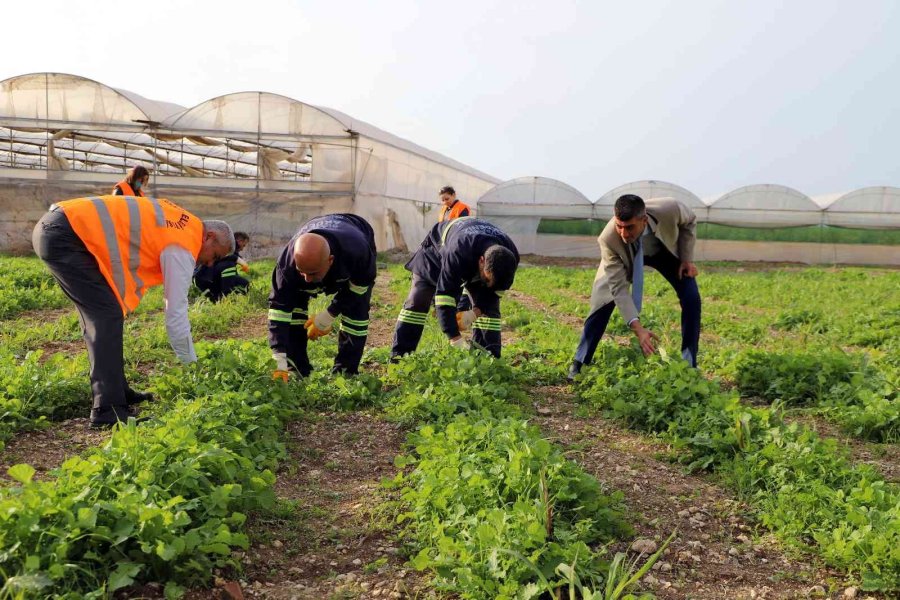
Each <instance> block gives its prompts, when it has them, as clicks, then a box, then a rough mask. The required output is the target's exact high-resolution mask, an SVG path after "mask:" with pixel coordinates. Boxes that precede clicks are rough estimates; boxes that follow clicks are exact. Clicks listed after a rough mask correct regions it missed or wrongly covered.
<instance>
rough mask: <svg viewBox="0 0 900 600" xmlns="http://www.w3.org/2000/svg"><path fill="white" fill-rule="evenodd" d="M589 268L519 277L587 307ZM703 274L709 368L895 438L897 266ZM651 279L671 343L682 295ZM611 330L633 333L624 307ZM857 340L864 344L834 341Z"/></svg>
mask: <svg viewBox="0 0 900 600" xmlns="http://www.w3.org/2000/svg"><path fill="white" fill-rule="evenodd" d="M592 278H593V274H592V273H591V272H590V271H589V270H586V269H562V268H534V269H524V270H523V271H522V272H521V273H520V274H519V276H518V277H517V282H518V284H519V285H520V286H522V287H524V288H527V289H528V290H529V293H533V294H534V296H535V297H537V298H538V299H539V300H541V301H542V302H544V303H546V304H547V305H548V306H552V307H554V309H556V310H558V311H561V312H563V313H566V314H570V315H573V316H580V317H583V316H585V314H586V313H587V310H588V304H587V293H588V292H589V290H590V285H591V280H592ZM788 279H789V280H790V281H788ZM698 281H699V282H700V284H701V293H702V294H703V296H704V335H703V337H702V339H701V360H700V363H701V365H700V366H701V367H702V368H705V369H711V370H712V372H713V373H715V374H716V375H718V376H721V377H723V378H725V379H727V380H729V381H733V382H734V383H735V384H737V386H738V387H739V389H740V390H741V393H742V395H744V396H745V397H747V398H764V399H766V400H768V401H773V402H774V401H778V402H779V403H781V404H785V405H792V406H812V407H815V409H816V410H817V411H818V412H821V413H822V414H824V415H825V416H826V417H827V418H828V419H830V420H832V421H834V422H835V423H837V424H839V425H840V426H841V427H842V428H843V429H844V430H845V431H846V432H847V433H848V434H850V435H853V436H855V437H859V438H863V439H868V440H872V441H877V442H890V441H896V440H897V439H898V436H900V403H898V402H897V401H896V399H897V394H898V387H900V386H898V382H900V365H898V364H897V363H896V358H894V359H892V358H891V357H896V356H897V351H898V350H900V346H898V341H897V339H896V336H893V337H892V336H890V334H889V332H890V331H891V330H896V328H897V326H898V325H900V305H898V304H897V299H896V294H895V293H892V292H893V290H896V288H897V286H898V285H900V276H898V275H897V274H895V273H892V272H884V273H883V272H879V271H870V270H863V269H846V270H842V271H839V272H831V271H826V270H824V269H807V270H802V271H799V272H792V273H779V272H762V273H754V272H745V273H730V274H726V273H722V272H713V273H711V274H709V276H702V277H701V279H699V280H698ZM647 283H648V287H647V291H646V294H647V296H648V297H650V298H652V299H653V300H652V301H651V302H648V303H647V305H646V308H645V311H644V314H643V315H642V319H643V320H644V321H645V325H647V326H648V327H650V328H651V329H652V330H654V331H656V332H658V333H660V334H662V336H663V339H664V341H665V342H669V343H670V344H672V345H674V344H675V343H677V341H676V340H677V336H678V333H677V331H675V330H674V329H675V328H677V325H678V323H679V321H680V320H679V317H678V312H677V311H678V302H677V300H676V299H675V297H674V293H672V292H671V290H669V289H668V285H667V284H666V283H665V282H664V281H663V279H662V277H650V278H648V282H647ZM782 286H783V287H782ZM779 294H780V295H781V296H783V298H780V297H778V295H779ZM838 298H840V301H838ZM788 300H789V301H790V302H792V304H791V305H790V308H789V309H783V310H777V309H774V308H769V307H770V306H772V304H770V301H771V302H773V303H775V302H776V301H777V304H775V305H776V306H777V305H783V303H784V302H785V301H788ZM829 301H833V303H831V304H825V305H826V306H829V307H830V308H832V312H831V313H825V312H823V309H822V308H821V307H822V305H823V303H827V302H829ZM866 315H869V316H866ZM863 322H865V323H867V324H869V325H870V326H871V327H866V326H863V325H862V324H861V323H863ZM609 331H610V333H612V334H618V335H628V336H630V333H628V331H627V329H626V328H625V325H624V323H623V322H622V320H621V318H619V317H618V315H617V313H616V314H614V317H613V319H612V321H611V326H610V328H609ZM852 344H858V345H859V346H860V349H859V350H857V351H854V352H842V351H839V350H835V349H834V348H836V347H844V346H848V345H852ZM748 346H750V347H751V348H750V349H749V350H748V349H747V348H748ZM571 352H572V353H574V345H573V346H572V350H571Z"/></svg>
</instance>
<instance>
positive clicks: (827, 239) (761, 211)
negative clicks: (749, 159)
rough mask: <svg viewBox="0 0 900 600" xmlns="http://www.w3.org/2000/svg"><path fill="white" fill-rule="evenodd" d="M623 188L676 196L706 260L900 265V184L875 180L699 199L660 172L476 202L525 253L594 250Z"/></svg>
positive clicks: (495, 194) (514, 191) (528, 182)
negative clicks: (591, 191)
mask: <svg viewBox="0 0 900 600" xmlns="http://www.w3.org/2000/svg"><path fill="white" fill-rule="evenodd" d="M623 194H636V195H638V196H641V197H642V198H645V199H647V198H675V199H677V200H679V201H681V202H683V203H684V204H687V205H688V206H690V207H691V209H692V210H693V211H694V213H695V214H696V215H697V221H698V223H699V225H698V228H697V229H698V238H699V243H698V245H697V256H698V257H699V258H700V259H701V260H760V261H769V262H783V261H787V262H804V263H850V264H891V265H896V264H900V252H898V249H897V246H898V245H900V234H898V229H900V188H894V187H868V188H863V189H860V190H857V191H854V192H850V193H848V194H830V195H828V196H822V197H817V198H811V197H809V196H807V195H805V194H803V193H802V192H799V191H797V190H794V189H791V188H789V187H786V186H783V185H774V184H761V185H749V186H744V187H741V188H738V189H736V190H733V191H731V192H728V193H726V194H723V195H721V196H719V197H716V198H712V199H709V200H708V201H704V200H702V199H701V198H700V197H699V196H697V195H696V194H694V193H693V192H691V191H689V190H687V189H685V188H683V187H681V186H679V185H677V184H674V183H670V182H666V181H658V180H645V181H634V182H630V183H626V184H623V185H620V186H618V187H616V188H613V189H612V190H610V191H608V192H606V193H605V194H603V195H602V196H601V197H600V198H598V199H597V200H596V201H594V202H589V201H587V199H586V198H585V196H584V195H583V194H582V193H580V192H579V191H578V190H576V189H574V188H572V187H571V186H568V185H566V184H564V183H561V182H558V181H554V180H551V179H546V178H543V177H520V178H517V179H513V180H511V181H507V182H504V183H501V184H499V185H497V186H496V187H494V188H493V189H491V190H489V191H488V192H487V193H485V195H484V196H482V197H481V198H480V199H479V201H478V206H479V210H480V214H481V215H482V216H484V217H486V218H488V219H490V220H492V221H495V222H496V223H497V224H498V225H501V226H502V227H505V228H507V230H508V231H509V232H510V233H511V235H513V237H514V239H515V240H516V243H517V244H518V245H519V246H520V248H522V249H523V251H524V252H528V253H533V254H540V255H545V256H570V257H586V258H587V257H592V258H596V256H597V252H598V251H597V244H596V236H597V235H599V233H600V231H602V229H603V226H604V225H605V224H606V222H607V221H608V220H609V219H610V218H611V217H612V214H613V205H614V204H615V201H616V199H617V198H618V197H619V196H622V195H623Z"/></svg>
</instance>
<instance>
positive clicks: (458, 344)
mask: <svg viewBox="0 0 900 600" xmlns="http://www.w3.org/2000/svg"><path fill="white" fill-rule="evenodd" d="M450 345H451V346H453V347H454V348H459V349H460V350H466V349H467V348H468V347H469V343H468V342H467V341H466V339H465V338H464V337H462V336H460V337H458V338H456V339H455V340H450Z"/></svg>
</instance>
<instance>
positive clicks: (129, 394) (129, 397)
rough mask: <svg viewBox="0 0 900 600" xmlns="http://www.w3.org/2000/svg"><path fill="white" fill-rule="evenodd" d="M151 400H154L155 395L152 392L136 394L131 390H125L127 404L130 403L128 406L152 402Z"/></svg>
mask: <svg viewBox="0 0 900 600" xmlns="http://www.w3.org/2000/svg"><path fill="white" fill-rule="evenodd" d="M151 400H153V394H151V393H150V392H136V391H134V390H133V389H131V388H126V389H125V402H127V403H128V406H134V405H135V404H140V403H141V402H150V401H151Z"/></svg>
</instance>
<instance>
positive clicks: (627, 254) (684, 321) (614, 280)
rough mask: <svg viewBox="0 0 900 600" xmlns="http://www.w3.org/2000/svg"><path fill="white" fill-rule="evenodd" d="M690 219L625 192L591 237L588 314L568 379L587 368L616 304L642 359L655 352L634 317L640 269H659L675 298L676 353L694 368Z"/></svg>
mask: <svg viewBox="0 0 900 600" xmlns="http://www.w3.org/2000/svg"><path fill="white" fill-rule="evenodd" d="M696 220H697V217H696V215H694V212H693V211H692V210H691V209H690V208H689V207H688V206H687V205H686V204H684V203H682V202H679V201H678V200H675V199H674V198H657V199H650V200H647V202H646V203H645V202H644V200H643V199H642V198H641V197H640V196H635V195H633V194H626V195H624V196H621V197H620V198H619V199H618V200H616V205H615V214H614V216H613V218H612V219H610V221H609V223H607V224H606V227H604V228H603V232H602V233H601V234H600V237H598V238H597V242H598V243H599V244H600V267H599V268H598V269H597V276H596V278H595V279H594V286H593V289H592V290H591V310H590V314H589V315H588V317H587V319H586V320H585V322H584V330H583V331H582V333H581V340H580V341H579V343H578V349H577V350H576V351H575V359H574V360H573V361H572V366H571V367H570V368H569V374H568V379H569V381H572V380H574V379H575V376H576V375H578V373H579V372H580V371H581V367H582V366H583V365H585V364H590V362H591V359H592V358H593V356H594V351H595V350H596V349H597V344H598V343H599V342H600V338H601V337H602V336H603V333H604V332H605V331H606V326H607V324H608V323H609V317H610V315H612V311H613V308H614V307H616V306H618V307H619V312H621V313H622V317H623V318H624V319H625V322H626V323H628V326H629V327H630V328H631V330H632V331H633V332H634V334H635V335H636V336H637V339H638V343H639V344H640V346H641V351H642V352H643V353H644V355H646V356H649V355H650V354H652V353H653V352H654V351H655V350H656V348H655V347H654V344H653V341H654V340H658V339H659V338H658V337H657V335H656V334H655V333H653V332H652V331H650V330H649V329H647V328H646V327H644V326H643V325H642V324H641V319H640V313H641V301H642V296H643V287H644V266H645V265H646V266H650V267H653V268H654V269H656V270H657V271H659V272H660V274H661V275H662V276H663V277H665V278H666V281H668V282H669V284H670V285H671V286H672V288H674V290H675V293H676V294H678V300H679V301H680V302H681V354H682V356H683V357H684V359H685V360H686V361H688V362H689V363H690V364H691V366H693V367H696V366H697V350H698V348H697V347H698V345H699V342H700V291H699V289H698V288H697V279H696V277H697V267H696V266H695V265H694V262H693V260H694V243H695V241H696V239H697V238H696V234H695V228H696ZM629 283H631V284H632V285H631V292H630V293H629V289H628V284H629Z"/></svg>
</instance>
